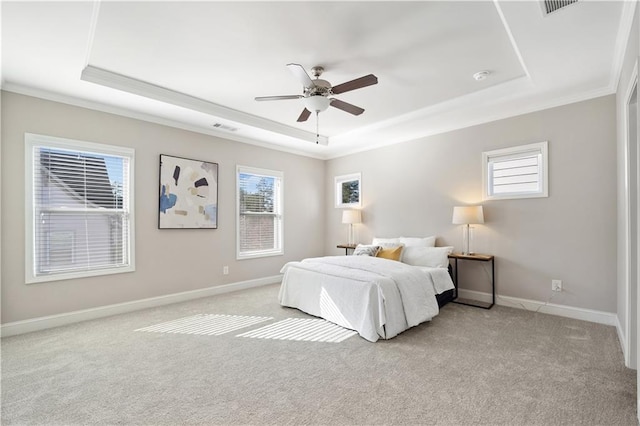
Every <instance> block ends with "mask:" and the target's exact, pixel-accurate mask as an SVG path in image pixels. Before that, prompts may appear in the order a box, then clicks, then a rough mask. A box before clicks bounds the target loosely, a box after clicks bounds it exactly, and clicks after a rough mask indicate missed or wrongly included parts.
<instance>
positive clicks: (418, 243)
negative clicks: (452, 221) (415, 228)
mask: <svg viewBox="0 0 640 426" xmlns="http://www.w3.org/2000/svg"><path fill="white" fill-rule="evenodd" d="M399 240H400V242H401V243H402V244H404V246H405V247H435V246H436V237H424V238H417V237H400V238H399Z"/></svg>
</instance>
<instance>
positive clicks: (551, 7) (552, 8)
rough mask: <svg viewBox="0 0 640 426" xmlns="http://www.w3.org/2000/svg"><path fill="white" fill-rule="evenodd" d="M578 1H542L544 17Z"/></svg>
mask: <svg viewBox="0 0 640 426" xmlns="http://www.w3.org/2000/svg"><path fill="white" fill-rule="evenodd" d="M577 1H578V0H543V2H542V3H543V7H542V9H543V10H544V14H545V15H549V14H550V13H553V12H557V11H558V10H560V9H562V8H563V7H567V6H569V5H570V4H573V3H576V2H577Z"/></svg>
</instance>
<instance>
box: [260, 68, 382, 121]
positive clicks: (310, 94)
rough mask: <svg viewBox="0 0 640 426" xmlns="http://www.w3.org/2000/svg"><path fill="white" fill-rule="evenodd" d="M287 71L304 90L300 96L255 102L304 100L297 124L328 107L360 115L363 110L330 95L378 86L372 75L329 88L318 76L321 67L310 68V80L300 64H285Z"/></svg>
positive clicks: (268, 97)
mask: <svg viewBox="0 0 640 426" xmlns="http://www.w3.org/2000/svg"><path fill="white" fill-rule="evenodd" d="M287 68H289V71H291V73H292V74H293V75H294V76H295V77H296V78H297V79H298V80H300V82H301V83H302V86H303V88H304V90H303V94H302V95H281V96H259V97H256V98H255V99H256V101H279V100H284V99H304V105H305V108H304V109H303V110H302V113H301V114H300V116H299V117H298V122H303V121H307V119H308V118H309V116H310V115H311V112H315V113H316V116H317V114H318V113H319V112H322V111H324V110H326V109H327V108H328V107H329V106H332V107H334V108H338V109H341V110H343V111H346V112H348V113H350V114H353V115H360V114H362V113H363V112H364V109H362V108H360V107H357V106H355V105H352V104H350V103H347V102H344V101H341V100H340V99H336V98H330V96H332V95H339V94H341V93H345V92H349V91H351V90H356V89H361V88H363V87H367V86H371V85H374V84H378V77H376V76H375V75H373V74H369V75H365V76H364V77H360V78H356V79H355V80H351V81H347V82H345V83H342V84H338V85H337V86H331V83H329V82H328V81H327V80H322V79H321V78H320V76H321V75H322V73H323V72H324V68H323V67H321V66H315V67H313V68H311V74H312V75H313V76H314V77H315V80H312V79H311V77H309V74H307V71H305V69H304V67H303V66H302V65H300V64H287Z"/></svg>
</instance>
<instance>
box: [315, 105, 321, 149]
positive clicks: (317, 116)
mask: <svg viewBox="0 0 640 426" xmlns="http://www.w3.org/2000/svg"><path fill="white" fill-rule="evenodd" d="M318 143H320V111H318V110H316V145H318Z"/></svg>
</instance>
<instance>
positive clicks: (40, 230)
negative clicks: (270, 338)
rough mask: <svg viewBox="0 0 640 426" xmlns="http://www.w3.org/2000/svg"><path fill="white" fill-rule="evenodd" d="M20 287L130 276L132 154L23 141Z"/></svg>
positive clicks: (48, 140) (41, 139) (37, 138)
mask: <svg viewBox="0 0 640 426" xmlns="http://www.w3.org/2000/svg"><path fill="white" fill-rule="evenodd" d="M25 147H26V152H25V158H26V163H27V164H26V171H27V172H26V178H27V182H26V189H27V197H26V207H27V208H26V213H27V218H28V220H27V223H26V226H27V230H26V231H27V232H26V235H27V241H26V247H27V253H26V260H27V262H26V269H27V271H26V280H27V282H41V281H52V280H61V279H71V278H80V277H87V276H94V275H103V274H111V273H120V272H130V271H133V270H134V262H133V212H132V206H133V191H132V188H133V185H132V176H133V160H134V151H133V150H132V149H128V148H121V147H113V146H108V145H102V144H95V143H89V142H81V141H73V140H69V139H61V138H54V137H50V136H43V135H33V134H26V135H25Z"/></svg>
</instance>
